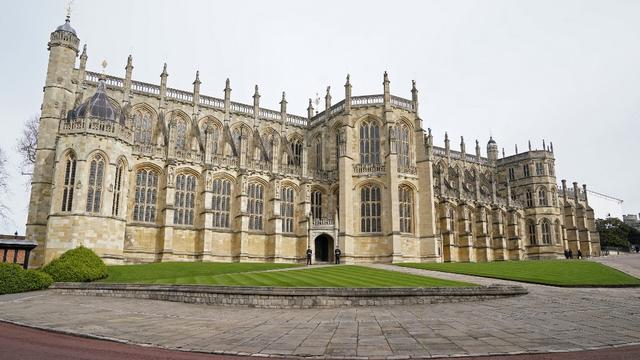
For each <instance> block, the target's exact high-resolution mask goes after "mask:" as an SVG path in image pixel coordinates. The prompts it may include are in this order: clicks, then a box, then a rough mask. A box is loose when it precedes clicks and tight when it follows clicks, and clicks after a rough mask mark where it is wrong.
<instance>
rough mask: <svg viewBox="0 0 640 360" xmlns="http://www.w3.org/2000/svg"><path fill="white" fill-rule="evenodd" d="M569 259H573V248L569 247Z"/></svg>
mask: <svg viewBox="0 0 640 360" xmlns="http://www.w3.org/2000/svg"><path fill="white" fill-rule="evenodd" d="M569 259H573V250H571V249H569Z"/></svg>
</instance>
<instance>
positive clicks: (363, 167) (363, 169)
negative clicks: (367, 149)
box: [353, 164, 385, 174]
mask: <svg viewBox="0 0 640 360" xmlns="http://www.w3.org/2000/svg"><path fill="white" fill-rule="evenodd" d="M384 170H385V168H384V164H353V172H354V173H355V174H365V173H384Z"/></svg>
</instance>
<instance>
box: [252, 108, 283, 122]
mask: <svg viewBox="0 0 640 360" xmlns="http://www.w3.org/2000/svg"><path fill="white" fill-rule="evenodd" d="M258 116H259V117H260V118H262V119H266V120H275V121H280V117H281V114H280V113H279V112H277V111H275V110H269V109H262V108H261V109H260V112H259V113H258Z"/></svg>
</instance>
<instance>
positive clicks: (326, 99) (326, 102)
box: [324, 86, 331, 116]
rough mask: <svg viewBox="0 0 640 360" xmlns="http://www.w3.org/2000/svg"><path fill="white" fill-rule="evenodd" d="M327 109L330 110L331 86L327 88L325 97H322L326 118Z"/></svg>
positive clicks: (327, 114)
mask: <svg viewBox="0 0 640 360" xmlns="http://www.w3.org/2000/svg"><path fill="white" fill-rule="evenodd" d="M329 108H331V86H327V95H325V96H324V110H325V115H326V116H329Z"/></svg>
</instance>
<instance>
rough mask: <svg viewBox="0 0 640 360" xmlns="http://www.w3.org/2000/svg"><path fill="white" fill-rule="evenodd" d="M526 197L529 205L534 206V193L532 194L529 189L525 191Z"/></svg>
mask: <svg viewBox="0 0 640 360" xmlns="http://www.w3.org/2000/svg"><path fill="white" fill-rule="evenodd" d="M525 199H526V201H527V207H532V206H533V194H531V191H529V190H527V192H526V193H525Z"/></svg>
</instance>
